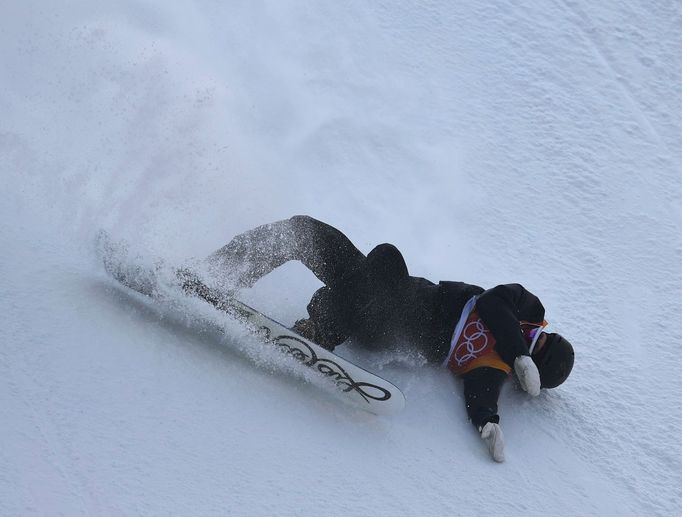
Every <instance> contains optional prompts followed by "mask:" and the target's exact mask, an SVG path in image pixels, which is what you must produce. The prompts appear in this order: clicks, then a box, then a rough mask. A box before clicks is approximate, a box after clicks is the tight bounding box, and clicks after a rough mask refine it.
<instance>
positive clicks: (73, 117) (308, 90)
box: [0, 0, 682, 516]
mask: <svg viewBox="0 0 682 517" xmlns="http://www.w3.org/2000/svg"><path fill="white" fill-rule="evenodd" d="M1 4H2V9H1V11H2V18H1V19H0V65H1V67H0V69H1V70H2V74H0V113H1V114H2V115H1V117H0V178H1V185H2V187H1V188H0V247H1V249H2V260H0V314H1V315H2V316H1V317H2V324H1V325H0V332H1V336H2V339H1V340H0V412H1V414H0V444H1V445H0V514H1V515H3V516H4V515H7V516H14V515H69V516H72V515H73V516H75V515H183V516H185V515H246V516H251V515H254V516H260V515H284V516H288V515H330V516H341V515H344V516H347V515H372V516H388V515H391V516H395V515H415V516H417V515H419V516H421V515H490V516H494V515H505V516H509V515H524V516H534V515H537V516H546V515H619V516H621V515H633V516H634V515H637V516H641V515H679V513H678V512H679V508H680V504H681V503H682V488H681V487H682V445H681V444H680V439H679V436H678V433H679V432H680V429H682V410H681V409H680V400H681V399H682V375H680V372H679V368H680V358H679V350H680V347H681V346H682V330H680V329H681V328H682V317H681V316H680V315H681V314H682V276H681V274H680V271H681V269H682V268H681V262H682V237H681V235H682V231H681V230H682V170H681V166H680V164H681V163H682V145H680V143H681V142H680V135H682V4H680V3H679V2H676V1H664V0H661V1H655V2H648V1H645V0H617V1H616V0H604V1H601V2H589V1H587V0H557V1H552V2H544V1H539V0H535V1H531V0H527V1H519V2H485V1H478V2H474V1H472V2H451V1H447V0H430V1H427V0H415V1H376V2H365V1H360V0H349V1H344V2H337V1H332V0H320V1H317V2H302V1H295V0H276V1H275V0H271V1H266V0H249V1H238V0H234V1H228V2H219V1H215V0H213V1H211V0H203V1H198V0H195V1H191V0H174V1H172V2H151V1H147V0H145V1H142V0H121V1H119V2H93V1H90V0H72V1H69V2H46V1H41V0H24V1H22V2H16V1H11V0H4V1H2V2H1ZM303 213H305V214H310V215H312V216H314V217H317V218H319V219H322V220H324V221H326V222H329V223H331V224H333V225H335V226H337V227H339V228H340V229H341V230H343V231H344V232H345V233H346V234H347V235H348V236H349V237H350V238H351V239H352V240H353V241H354V242H355V243H356V244H357V245H358V247H360V248H361V249H362V250H363V251H365V252H368V251H369V250H370V249H371V248H372V247H374V246H375V245H377V244H379V243H382V242H391V243H393V244H395V245H397V246H398V247H399V249H400V250H401V251H402V252H403V254H404V256H405V259H406V261H407V263H408V266H409V268H410V271H411V273H412V274H414V275H417V276H424V277H427V278H429V279H431V280H434V281H437V280H463V281H466V282H469V283H474V284H477V285H481V286H485V287H492V286H494V285H496V284H499V283H510V282H519V283H522V284H524V285H525V286H526V287H527V288H528V289H530V290H531V291H533V292H535V293H536V294H538V295H539V296H540V297H541V299H542V300H543V302H544V304H545V306H546V308H547V319H548V320H550V322H551V323H552V325H553V327H554V329H555V330H557V331H560V332H562V333H563V334H565V335H566V336H568V337H569V339H571V341H572V342H573V343H574V345H575V348H576V363H575V368H574V371H573V374H572V376H571V377H570V379H569V380H568V381H567V382H566V383H565V384H564V385H563V386H561V387H559V388H557V389H555V390H550V391H547V392H543V393H542V394H541V395H540V396H539V397H537V398H535V399H531V398H530V397H528V396H527V395H526V394H525V393H523V392H522V391H520V390H519V388H518V386H516V385H515V384H514V382H509V383H507V385H506V386H505V389H504V391H503V394H502V397H501V400H500V415H501V424H502V428H503V430H504V434H505V439H506V444H507V447H506V457H507V461H506V462H505V463H503V464H496V463H494V462H493V461H492V460H491V459H490V457H489V454H488V452H487V450H486V449H485V445H484V443H483V441H482V440H481V439H480V438H479V437H478V435H477V433H476V431H475V429H474V428H473V426H471V424H470V423H469V422H467V418H466V412H465V408H464V403H463V396H462V394H461V382H460V381H459V380H457V379H455V378H453V377H452V376H451V375H450V374H449V373H448V372H447V371H444V370H441V369H439V368H435V367H428V366H424V365H422V364H421V363H420V362H419V361H418V360H417V359H415V358H412V357H400V356H397V357H391V356H388V355H386V354H383V355H373V354H360V353H358V352H356V351H353V350H352V349H349V347H347V346H346V347H341V348H340V349H339V352H340V353H341V354H342V355H344V356H346V357H348V358H350V359H352V360H354V361H356V362H358V363H359V364H361V365H362V366H364V367H366V368H368V369H371V370H373V371H376V372H377V373H379V374H381V375H382V376H384V377H386V378H387V379H389V380H391V381H392V382H394V383H395V384H397V385H398V386H400V387H401V389H402V390H403V391H404V393H405V395H406V398H407V406H406V409H405V410H404V411H403V412H402V413H400V414H398V415H396V416H391V417H377V416H373V415H371V414H369V413H366V412H364V411H361V410H357V409H353V408H352V407H349V406H347V405H344V404H342V403H339V401H338V400H337V399H335V398H333V397H331V396H329V394H328V393H327V392H326V391H325V390H323V389H321V388H320V386H319V385H318V384H317V383H316V382H314V381H313V382H310V379H308V381H307V382H306V381H305V379H303V378H302V376H303V374H300V375H299V374H298V373H300V372H298V373H297V372H296V371H295V372H293V374H292V372H291V371H289V370H288V369H287V368H285V367H284V366H283V362H284V359H283V358H281V357H280V356H279V355H270V356H269V355H267V354H265V355H258V354H254V353H252V352H251V350H252V349H255V348H257V347H258V344H257V343H256V342H255V341H253V340H252V339H251V338H249V337H248V335H246V334H244V333H243V332H240V330H239V328H238V327H236V326H234V325H231V324H230V322H229V321H226V318H224V317H222V316H220V315H219V314H217V313H215V314H213V312H211V311H207V312H206V311H205V314H204V316H205V318H204V319H200V318H198V317H195V316H193V315H192V314H193V312H192V311H193V309H192V310H189V309H191V307H190V308H189V309H188V307H187V306H185V308H184V309H183V308H182V303H181V302H178V304H179V308H178V307H175V308H172V307H170V308H169V307H157V306H155V305H154V304H153V303H151V302H150V301H148V300H145V299H144V298H142V297H140V296H136V295H134V294H130V293H128V292H126V291H125V290H124V289H121V288H119V287H118V286H117V285H116V284H115V282H114V281H112V280H111V279H110V278H108V277H107V276H106V274H105V273H104V271H103V269H102V267H101V265H100V264H99V263H98V261H97V260H96V257H95V255H94V253H93V239H94V236H95V234H96V232H97V231H98V230H99V229H100V228H104V229H107V230H108V231H110V232H111V233H112V235H115V236H117V237H120V238H125V239H127V240H128V241H130V242H131V244H132V245H133V246H134V247H135V248H136V249H138V250H140V251H142V252H144V254H145V255H146V256H149V257H162V258H164V259H165V260H167V261H170V262H177V263H182V262H183V261H187V260H192V259H195V258H198V257H202V256H204V255H206V254H207V253H209V252H210V251H212V250H213V249H215V248H218V247H219V246H222V245H223V244H224V243H226V242H227V241H228V240H229V239H230V238H231V237H232V236H234V235H236V234H237V233H239V232H241V231H244V230H246V229H248V228H251V227H253V226H256V225H259V224H263V223H266V222H271V221H274V220H277V219H282V218H286V217H289V216H291V215H295V214H303ZM319 285H320V284H319V282H318V281H317V280H316V279H315V278H314V277H313V276H312V275H311V274H310V273H308V272H307V271H306V270H305V268H303V267H302V266H301V265H299V264H288V265H286V266H284V267H283V268H280V269H279V270H277V271H276V272H274V273H272V274H271V275H269V276H268V277H266V278H264V279H263V280H262V281H261V282H259V283H258V284H257V285H256V286H255V287H254V288H253V289H252V290H249V291H247V292H244V296H245V298H246V301H247V302H250V303H252V304H253V305H255V306H257V307H258V308H260V309H262V310H263V311H265V312H266V313H268V314H269V315H271V316H273V317H275V318H277V319H279V320H281V321H282V322H283V323H285V324H291V323H293V321H294V320H295V319H297V318H299V317H303V316H304V315H305V305H306V302H307V300H308V298H309V296H310V295H311V294H312V292H313V291H314V290H315V289H316V288H317V287H318V286H319ZM221 328H222V329H223V330H224V331H225V333H224V335H223V334H222V333H221V332H218V331H216V329H218V330H219V329H221ZM295 370H296V369H295Z"/></svg>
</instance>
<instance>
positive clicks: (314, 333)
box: [292, 318, 337, 352]
mask: <svg viewBox="0 0 682 517" xmlns="http://www.w3.org/2000/svg"><path fill="white" fill-rule="evenodd" d="M292 330H293V331H294V332H296V333H297V334H298V335H299V336H302V337H304V338H306V339H307V340H309V341H312V342H313V343H315V344H317V345H320V346H321V347H322V348H324V349H325V350H329V351H330V352H333V351H334V348H335V347H336V345H337V343H331V342H329V340H327V339H325V337H324V335H323V334H322V333H321V332H320V330H319V329H318V328H317V325H316V324H315V322H314V321H313V320H312V318H304V319H300V320H297V321H296V323H294V326H293V328H292Z"/></svg>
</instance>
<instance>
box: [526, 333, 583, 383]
mask: <svg viewBox="0 0 682 517" xmlns="http://www.w3.org/2000/svg"><path fill="white" fill-rule="evenodd" d="M574 356H575V354H574V352H573V347H572V346H571V343H569V342H568V340H567V339H566V338H564V337H562V336H561V335H559V334H547V341H545V345H544V346H543V347H542V348H541V349H540V350H539V351H538V352H537V354H533V356H532V359H533V362H534V363H535V365H536V366H537V367H538V371H539V372H540V386H542V387H543V388H556V387H557V386H558V385H559V384H561V383H562V382H564V381H565V380H566V379H567V378H568V375H569V374H570V373H571V369H572V368H573V359H574Z"/></svg>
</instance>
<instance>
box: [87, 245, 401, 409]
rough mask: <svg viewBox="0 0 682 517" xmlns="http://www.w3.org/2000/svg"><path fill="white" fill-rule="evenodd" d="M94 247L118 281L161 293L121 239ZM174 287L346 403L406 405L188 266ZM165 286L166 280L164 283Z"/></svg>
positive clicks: (379, 381)
mask: <svg viewBox="0 0 682 517" xmlns="http://www.w3.org/2000/svg"><path fill="white" fill-rule="evenodd" d="M97 248H98V251H99V253H100V256H101V257H102V259H103V262H104V266H105V269H106V271H107V272H108V273H109V274H110V275H111V276H112V277H113V278H114V279H116V280H117V281H118V282H120V283H121V284H122V285H124V286H126V287H127V288H130V289H132V290H134V291H137V292H139V293H141V294H143V295H146V296H149V297H151V298H153V299H158V298H160V293H161V290H160V286H159V278H158V277H159V274H158V273H159V271H160V265H157V267H156V268H150V267H148V266H140V265H135V264H134V263H131V262H129V261H128V260H127V256H126V255H127V253H126V251H127V248H126V246H125V244H124V243H113V242H112V241H111V239H110V238H109V236H108V235H107V234H106V233H104V232H100V234H99V235H98V239H97ZM174 271H175V272H174V275H173V284H174V286H173V287H176V288H177V289H178V290H179V291H180V292H182V294H183V295H185V296H194V297H197V298H199V299H201V300H203V301H205V302H207V303H210V304H211V305H212V306H213V307H215V309H216V310H218V311H221V312H223V313H225V314H227V315H229V316H230V317H232V318H233V319H235V320H237V321H238V322H239V323H241V324H243V325H245V326H246V327H247V328H248V329H249V330H251V331H252V332H253V334H254V335H255V336H257V338H258V339H259V340H261V341H262V342H265V343H267V344H269V345H272V346H274V347H276V349H277V350H279V351H280V352H282V353H283V354H285V355H287V356H289V357H292V358H293V359H295V360H296V361H298V362H299V363H301V364H302V365H304V366H306V367H308V368H311V369H313V370H314V371H316V372H317V373H318V374H320V375H321V376H322V377H323V378H324V379H326V380H327V381H329V382H330V383H331V384H332V385H333V386H334V387H335V388H336V389H337V390H338V391H339V392H340V393H341V394H343V395H344V398H345V399H346V400H347V402H350V403H351V404H352V405H354V406H356V407H359V408H361V409H364V410H367V411H369V412H371V413H374V414H377V415H389V414H393V413H397V412H398V411H400V410H402V409H403V408H404V406H405V397H404V395H403V393H402V392H401V391H400V390H399V389H398V388H397V387H396V386H395V385H393V384H392V383H390V382H389V381H387V380H386V379H383V378H382V377H379V376H378V375H376V374H374V373H372V372H369V371H367V370H365V369H364V368H361V367H360V366H357V365H356V364H354V363H352V362H350V361H348V360H347V359H344V358H342V357H340V356H338V355H336V354H335V353H333V352H330V351H329V350H327V349H325V348H323V347H321V346H320V345H318V344H317V343H314V342H313V341H310V340H308V339H306V338H304V337H303V336H300V335H299V334H297V333H296V332H294V331H293V330H291V329H289V328H288V327H286V326H284V325H282V324H281V323H279V322H277V321H275V320H274V319H272V318H270V317H268V316H266V315H265V314H263V313H261V312H260V311H258V310H256V309H254V308H253V307H250V306H249V305H247V304H245V303H243V302H241V301H239V300H238V299H237V298H236V297H235V296H234V295H228V294H226V293H224V292H223V291H221V290H219V289H217V288H214V287H210V286H209V285H207V284H206V283H204V282H202V281H201V280H200V279H199V278H198V276H197V275H195V274H194V273H193V272H192V271H190V270H188V269H177V270H174ZM164 287H165V289H168V287H169V286H168V282H166V283H165V285H164Z"/></svg>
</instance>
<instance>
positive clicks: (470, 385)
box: [462, 367, 507, 431]
mask: <svg viewBox="0 0 682 517" xmlns="http://www.w3.org/2000/svg"><path fill="white" fill-rule="evenodd" d="M506 378H507V374H506V373H505V372H503V371H502V370H498V369H497V368H488V367H483V368H475V369H473V370H471V371H469V372H467V373H465V374H464V375H462V380H463V381H464V401H465V402H466V407H467V415H468V416H469V420H471V423H472V424H474V426H475V427H476V429H478V430H479V431H480V430H481V428H482V427H483V426H484V425H485V424H487V423H488V422H493V423H495V424H497V423H499V422H500V417H499V416H498V414H497V399H498V398H499V396H500V389H502V384H504V381H505V379H506Z"/></svg>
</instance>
